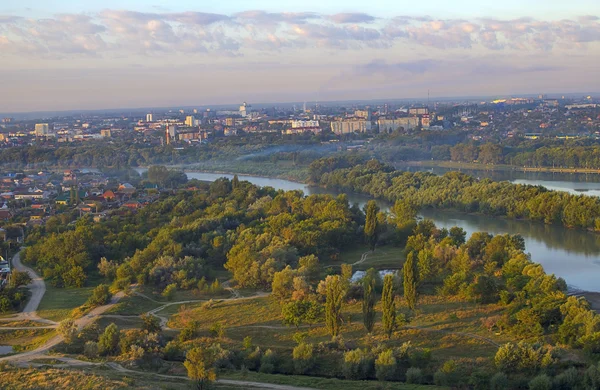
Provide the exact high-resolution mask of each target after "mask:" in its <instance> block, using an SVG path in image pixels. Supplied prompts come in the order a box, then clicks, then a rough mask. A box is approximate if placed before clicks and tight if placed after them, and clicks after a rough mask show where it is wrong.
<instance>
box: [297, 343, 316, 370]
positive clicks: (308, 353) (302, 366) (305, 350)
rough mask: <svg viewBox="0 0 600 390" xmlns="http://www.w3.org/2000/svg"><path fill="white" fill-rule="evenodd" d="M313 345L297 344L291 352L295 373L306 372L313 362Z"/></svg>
mask: <svg viewBox="0 0 600 390" xmlns="http://www.w3.org/2000/svg"><path fill="white" fill-rule="evenodd" d="M313 349H314V348H313V345H312V344H307V343H300V344H298V345H297V346H296V347H295V348H294V351H293V353H292V357H293V358H294V371H295V372H296V374H299V375H303V374H306V372H307V371H308V370H310V369H311V368H312V367H313V365H314V364H315V359H314V356H313Z"/></svg>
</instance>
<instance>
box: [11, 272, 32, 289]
mask: <svg viewBox="0 0 600 390" xmlns="http://www.w3.org/2000/svg"><path fill="white" fill-rule="evenodd" d="M29 283H31V276H30V275H29V273H28V272H24V271H23V272H21V271H13V272H12V274H11V276H10V286H11V287H13V288H17V287H21V286H27V285H28V284H29Z"/></svg>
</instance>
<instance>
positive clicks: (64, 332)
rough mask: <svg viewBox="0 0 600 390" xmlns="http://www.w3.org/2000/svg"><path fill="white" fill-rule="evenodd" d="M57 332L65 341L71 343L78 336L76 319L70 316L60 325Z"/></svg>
mask: <svg viewBox="0 0 600 390" xmlns="http://www.w3.org/2000/svg"><path fill="white" fill-rule="evenodd" d="M57 332H58V334H60V335H61V336H62V337H63V338H64V339H65V343H67V344H68V345H70V344H72V343H73V342H74V341H75V339H76V338H77V333H78V329H77V325H75V321H74V320H73V319H72V318H68V319H66V320H64V321H62V322H61V323H60V324H59V325H58V329H57Z"/></svg>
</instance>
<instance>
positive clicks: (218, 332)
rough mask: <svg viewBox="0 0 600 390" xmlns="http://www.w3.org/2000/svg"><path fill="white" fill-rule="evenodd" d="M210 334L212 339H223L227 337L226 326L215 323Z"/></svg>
mask: <svg viewBox="0 0 600 390" xmlns="http://www.w3.org/2000/svg"><path fill="white" fill-rule="evenodd" d="M209 332H210V335H211V336H212V337H218V338H220V339H222V338H223V337H225V325H223V323H221V322H215V323H214V324H213V325H211V327H210V329H209Z"/></svg>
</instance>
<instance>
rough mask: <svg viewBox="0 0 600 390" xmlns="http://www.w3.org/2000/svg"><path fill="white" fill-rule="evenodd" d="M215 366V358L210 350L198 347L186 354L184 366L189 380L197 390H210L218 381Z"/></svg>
mask: <svg viewBox="0 0 600 390" xmlns="http://www.w3.org/2000/svg"><path fill="white" fill-rule="evenodd" d="M214 364H215V358H214V356H213V353H212V351H211V350H210V349H208V348H203V347H196V348H192V349H190V350H189V351H188V352H187V353H186V355H185V362H183V365H184V366H185V368H186V369H187V373H188V378H190V380H191V381H192V385H193V386H194V388H195V389H197V390H206V389H209V388H210V386H211V384H212V383H213V382H214V381H215V380H216V379H217V371H216V370H215V367H214Z"/></svg>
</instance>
